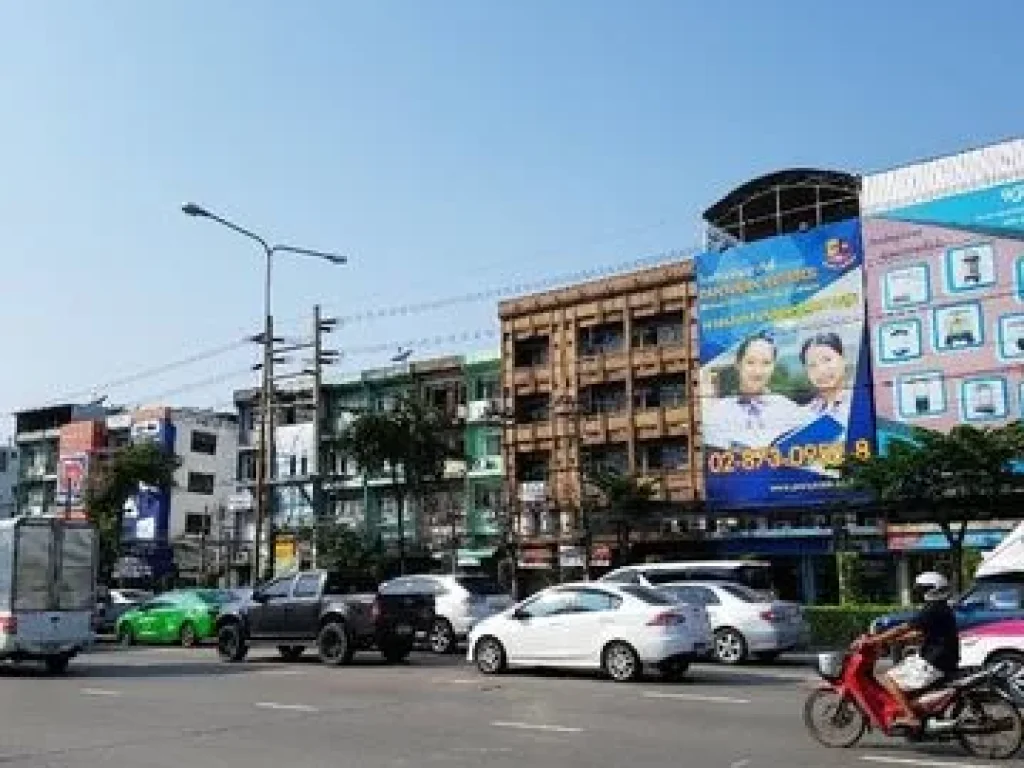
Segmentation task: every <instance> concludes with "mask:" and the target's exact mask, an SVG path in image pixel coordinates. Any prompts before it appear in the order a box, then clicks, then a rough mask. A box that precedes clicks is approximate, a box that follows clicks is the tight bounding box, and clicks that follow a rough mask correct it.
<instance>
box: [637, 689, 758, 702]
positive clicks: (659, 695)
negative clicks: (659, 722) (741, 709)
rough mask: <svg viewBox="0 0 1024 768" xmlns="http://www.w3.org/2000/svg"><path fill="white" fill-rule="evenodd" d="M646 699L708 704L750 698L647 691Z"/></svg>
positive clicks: (748, 700)
mask: <svg viewBox="0 0 1024 768" xmlns="http://www.w3.org/2000/svg"><path fill="white" fill-rule="evenodd" d="M644 698H645V699H679V700H680V701H701V702H704V703H706V704H749V703H750V699H734V698H732V697H731V696H702V695H701V694H699V693H668V692H665V691H647V692H646V693H644Z"/></svg>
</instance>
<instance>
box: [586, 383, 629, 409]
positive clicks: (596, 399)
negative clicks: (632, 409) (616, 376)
mask: <svg viewBox="0 0 1024 768" xmlns="http://www.w3.org/2000/svg"><path fill="white" fill-rule="evenodd" d="M581 394H582V396H581V398H580V399H581V400H582V402H581V404H580V405H581V407H582V408H583V410H584V411H585V412H587V413H618V412H619V411H622V410H625V408H626V383H625V382H613V383H610V384H595V385H594V386H592V387H587V388H586V389H584V390H583V392H582V393H581Z"/></svg>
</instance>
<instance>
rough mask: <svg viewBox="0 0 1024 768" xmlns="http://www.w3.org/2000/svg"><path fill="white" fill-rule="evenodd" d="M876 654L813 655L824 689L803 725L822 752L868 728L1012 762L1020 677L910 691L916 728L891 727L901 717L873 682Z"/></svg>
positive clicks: (993, 676)
mask: <svg viewBox="0 0 1024 768" xmlns="http://www.w3.org/2000/svg"><path fill="white" fill-rule="evenodd" d="M879 655H880V649H879V648H877V647H876V646H872V645H871V644H869V643H863V642H861V641H860V640H858V641H857V642H855V643H854V644H853V646H852V647H851V648H850V650H849V651H848V652H846V653H845V654H835V653H823V654H819V656H818V673H819V674H820V675H821V676H822V677H823V678H824V679H825V680H826V681H827V683H828V685H826V686H822V687H821V688H819V689H817V690H815V691H814V692H812V693H811V695H810V696H809V697H808V698H807V703H806V704H805V705H804V724H805V725H806V726H807V729H808V730H809V731H810V732H811V735H812V736H813V737H814V738H815V739H816V740H817V741H818V742H820V743H821V744H824V745H825V746H826V747H852V746H853V745H854V744H856V743H857V742H858V741H859V740H860V738H861V737H862V736H863V735H864V733H865V731H867V730H868V729H869V728H872V729H875V730H878V731H881V732H882V733H884V734H885V735H887V736H902V737H904V738H907V739H909V740H912V741H959V742H960V744H962V745H963V747H964V749H966V750H967V751H968V752H970V753H971V754H972V755H975V756H976V757H983V758H990V759H1004V758H1009V757H1012V756H1013V755H1014V754H1016V752H1017V751H1018V750H1019V749H1020V747H1021V743H1022V742H1024V722H1022V719H1021V714H1020V711H1019V709H1018V707H1021V706H1024V679H1022V677H1024V676H1022V673H1021V671H1019V670H1015V669H1014V668H1013V666H1012V665H1007V664H1001V665H998V666H995V667H990V668H986V669H982V670H980V671H977V672H969V673H965V674H957V675H955V676H953V677H951V678H946V679H943V680H940V681H939V682H937V683H936V684H934V685H932V686H929V687H928V688H926V689H924V690H923V691H920V692H919V693H917V694H916V695H915V697H914V699H913V700H912V702H911V703H912V705H913V706H914V709H915V711H916V713H917V715H918V717H919V718H920V720H921V727H920V728H914V729H910V728H907V727H905V726H901V725H897V724H895V721H896V720H898V719H899V718H900V716H901V715H902V711H901V710H900V707H899V705H898V704H897V703H896V702H895V701H894V700H893V698H892V696H891V695H890V694H889V692H888V691H886V690H885V688H883V687H882V686H881V685H880V684H879V683H878V681H877V680H876V679H875V663H876V662H877V661H878V657H879Z"/></svg>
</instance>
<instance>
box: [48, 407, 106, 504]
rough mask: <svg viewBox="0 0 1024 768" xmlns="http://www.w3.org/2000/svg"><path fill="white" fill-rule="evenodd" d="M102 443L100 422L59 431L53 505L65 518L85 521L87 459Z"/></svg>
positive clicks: (67, 426) (72, 425) (79, 423)
mask: <svg viewBox="0 0 1024 768" xmlns="http://www.w3.org/2000/svg"><path fill="white" fill-rule="evenodd" d="M105 442H106V430H105V428H104V424H103V422H101V421H73V422H70V423H68V424H65V425H64V426H62V427H61V428H60V439H59V441H58V448H57V488H56V492H55V495H54V504H55V505H56V506H57V508H58V509H59V513H60V514H63V515H64V516H66V517H85V515H86V512H85V487H86V483H87V482H88V476H89V458H90V456H91V455H92V454H93V453H94V452H95V451H97V450H98V449H100V448H102V447H103V445H104V443H105Z"/></svg>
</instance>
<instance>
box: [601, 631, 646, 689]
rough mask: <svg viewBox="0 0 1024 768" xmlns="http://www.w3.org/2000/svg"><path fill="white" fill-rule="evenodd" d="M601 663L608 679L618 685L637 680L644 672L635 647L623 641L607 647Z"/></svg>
mask: <svg viewBox="0 0 1024 768" xmlns="http://www.w3.org/2000/svg"><path fill="white" fill-rule="evenodd" d="M601 662H602V664H601V666H602V667H603V668H604V671H605V673H606V674H607V675H608V677H610V678H611V679H612V680H614V681H615V682H617V683H628V682H631V681H633V680H636V679H637V678H638V677H640V673H641V672H643V665H642V664H641V663H640V657H639V656H638V655H637V652H636V651H635V650H634V649H633V646H631V645H630V644H629V643H624V642H622V641H621V640H615V641H613V642H611V643H609V644H608V645H607V646H606V647H605V649H604V653H603V654H601Z"/></svg>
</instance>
